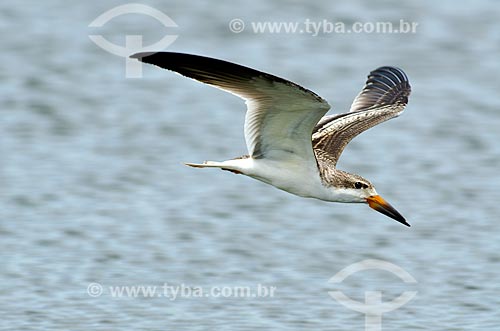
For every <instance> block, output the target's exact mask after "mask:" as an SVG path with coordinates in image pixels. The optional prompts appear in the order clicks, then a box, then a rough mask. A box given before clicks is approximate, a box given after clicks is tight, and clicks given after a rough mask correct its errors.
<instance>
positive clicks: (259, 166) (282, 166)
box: [224, 158, 331, 201]
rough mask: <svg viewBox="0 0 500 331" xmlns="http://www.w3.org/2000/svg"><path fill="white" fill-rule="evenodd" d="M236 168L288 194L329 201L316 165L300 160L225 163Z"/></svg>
mask: <svg viewBox="0 0 500 331" xmlns="http://www.w3.org/2000/svg"><path fill="white" fill-rule="evenodd" d="M226 162H231V163H232V165H233V166H237V167H238V170H239V171H241V172H242V173H243V174H245V175H247V176H249V177H252V178H255V179H258V180H260V181H262V182H264V183H267V184H270V185H272V186H275V187H277V188H279V189H281V190H284V191H287V192H289V193H292V194H295V195H298V196H301V197H307V198H316V199H321V200H327V201H331V190H330V189H328V188H326V187H325V186H323V184H322V182H321V178H320V175H319V172H318V168H317V166H316V163H315V162H314V163H312V164H310V163H307V162H304V161H303V160H301V159H298V158H297V159H289V160H287V161H285V162H283V161H273V160H269V159H252V158H248V159H238V160H230V161H225V162H224V163H226Z"/></svg>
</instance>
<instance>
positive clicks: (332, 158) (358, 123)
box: [312, 67, 411, 166]
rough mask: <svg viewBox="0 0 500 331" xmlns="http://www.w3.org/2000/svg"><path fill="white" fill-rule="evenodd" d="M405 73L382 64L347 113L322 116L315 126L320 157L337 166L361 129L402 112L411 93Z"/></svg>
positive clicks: (315, 138)
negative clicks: (345, 149) (346, 148)
mask: <svg viewBox="0 0 500 331" xmlns="http://www.w3.org/2000/svg"><path fill="white" fill-rule="evenodd" d="M410 91H411V88H410V83H409V81H408V77H407V76H406V74H405V73H404V72H403V71H402V70H401V69H398V68H395V67H380V68H378V69H376V70H374V71H372V72H371V73H370V74H369V75H368V80H367V81H366V84H365V86H364V88H363V89H362V90H361V92H360V93H359V94H358V96H357V97H356V98H355V99H354V101H353V103H352V105H351V109H350V111H349V112H348V113H345V114H340V115H331V116H325V117H323V118H322V119H321V120H320V121H319V123H318V124H317V125H316V127H315V128H314V130H313V136H312V140H313V148H314V152H315V154H316V156H317V157H321V158H322V159H327V160H328V161H329V165H330V164H331V166H335V165H336V164H337V161H338V159H339V157H340V155H341V154H342V151H343V150H344V148H345V147H346V146H347V144H348V143H349V142H350V141H351V140H352V139H353V138H354V137H356V136H357V135H358V134H360V133H361V132H363V131H365V130H368V129H369V128H371V127H373V126H375V125H377V124H380V123H382V122H385V121H387V120H389V119H391V118H394V117H397V116H399V115H400V114H401V113H402V112H403V110H404V108H405V106H406V104H407V103H408V96H409V95H410Z"/></svg>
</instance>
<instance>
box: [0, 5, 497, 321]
mask: <svg viewBox="0 0 500 331" xmlns="http://www.w3.org/2000/svg"><path fill="white" fill-rule="evenodd" d="M120 4H124V3H121V2H117V1H102V2H100V3H99V4H98V3H97V2H96V3H94V4H91V3H86V2H81V3H79V4H72V5H69V4H67V3H65V2H62V1H44V2H38V1H23V2H16V3H13V2H12V3H11V2H2V4H0V27H1V28H2V29H1V31H2V49H3V50H2V52H1V53H0V59H1V62H0V63H1V65H0V66H1V69H0V78H1V81H2V84H1V87H0V105H1V106H0V130H1V132H2V133H1V137H0V198H1V200H0V217H1V219H0V245H1V246H0V257H1V269H0V270H1V271H0V295H1V300H0V314H1V316H0V328H1V329H4V330H43V329H46V330H260V329H265V330H362V329H363V328H364V316H363V315H362V314H361V313H358V312H355V311H351V310H349V309H347V308H346V307H344V306H342V305H341V304H339V303H337V302H336V301H335V300H333V299H332V298H331V297H330V296H329V294H328V291H331V290H334V289H340V290H342V291H343V292H344V293H346V294H347V295H349V296H350V297H352V298H353V299H355V300H358V301H363V300H364V296H365V294H364V293H365V291H373V290H380V291H382V292H383V300H384V301H390V300H392V299H394V298H395V297H396V296H398V295H399V294H401V293H402V292H403V291H417V292H418V294H417V296H416V297H415V298H414V299H413V300H412V301H410V302H409V303H407V304H406V305H404V306H403V307H401V308H399V309H398V310H395V311H393V312H390V313H386V314H385V315H384V316H383V330H495V329H498V328H499V327H500V317H499V314H498V310H499V308H500V285H499V284H500V222H499V217H500V204H499V202H500V191H499V187H500V179H499V175H498V169H499V166H500V144H499V143H498V142H499V141H500V131H499V128H500V109H499V105H500V95H499V91H500V78H499V77H500V75H499V70H500V67H499V64H498V55H499V53H500V33H499V31H500V24H499V23H498V17H500V7H499V6H498V5H497V3H496V2H493V1H475V2H468V3H460V4H457V3H456V2H452V1H443V2H422V1H416V0H415V1H406V2H404V3H402V2H397V1H388V2H385V3H383V4H375V3H373V2H371V1H353V2H348V3H345V2H342V3H340V2H339V3H336V2H331V1H319V2H314V3H311V4H307V5H306V4H302V3H300V2H292V3H289V2H285V1H275V2H265V1H254V2H251V3H243V2H241V3H238V2H232V3H230V4H229V3H220V4H219V3H215V2H214V3H208V2H207V3H205V4H194V3H190V2H183V1H165V2H163V1H148V2H145V3H144V4H146V5H149V6H152V7H154V8H156V9H158V10H161V11H162V12H164V13H166V14H167V15H168V16H169V17H170V18H171V19H172V20H173V21H175V23H176V24H177V25H178V27H164V26H162V25H161V24H160V23H159V22H157V21H155V20H154V19H152V18H150V17H147V16H144V15H142V16H141V15H134V14H129V15H124V16H120V17H116V18H115V19H113V20H111V21H109V22H108V23H107V24H106V25H105V26H103V27H101V28H89V27H88V25H89V24H90V22H92V20H94V19H95V18H96V17H97V16H98V15H100V14H101V13H103V12H104V11H106V10H108V9H110V8H113V7H115V6H117V5H120ZM234 18H240V19H242V20H243V21H244V22H245V23H246V29H245V31H243V32H242V33H232V32H231V31H230V30H229V28H228V22H229V21H230V20H231V19H234ZM306 19H310V20H312V21H322V20H324V19H327V20H329V21H332V22H345V23H346V24H352V23H353V22H356V21H362V22H377V21H390V22H396V23H397V22H399V20H400V19H403V20H405V21H408V22H418V24H419V25H418V28H417V32H416V33H415V34H369V33H361V34H320V35H318V36H316V37H313V36H311V35H310V34H307V33H302V34H301V33H295V34H286V33H281V34H271V33H262V34H257V33H252V31H251V25H250V23H251V22H256V21H275V22H304V20H306ZM165 33H167V34H172V35H173V34H175V35H178V38H177V40H176V41H175V42H174V43H173V44H172V45H170V46H169V47H168V50H173V51H182V52H190V53H197V54H204V55H209V56H212V57H218V58H224V59H227V60H230V61H233V62H238V63H242V64H245V65H248V66H251V67H255V68H258V69H260V70H263V71H268V72H272V73H274V74H276V75H279V76H283V77H286V78H288V79H290V80H292V81H295V82H297V83H299V84H301V85H304V86H306V87H308V88H310V89H312V90H313V91H315V92H317V93H318V94H320V95H321V96H323V97H324V98H326V99H327V100H329V102H330V104H332V106H333V110H332V112H336V111H337V112H342V111H345V110H347V109H348V107H349V105H350V102H351V101H352V98H353V97H354V96H355V95H356V94H357V92H358V91H359V89H360V88H361V86H362V84H363V83H364V80H365V77H366V74H367V73H368V72H369V71H370V70H372V69H374V68H376V67H377V66H380V65H395V66H399V67H401V68H403V69H404V70H405V71H406V72H407V74H408V76H409V77H410V81H411V85H412V88H413V92H412V95H411V98H410V103H409V106H408V107H407V111H406V112H405V113H404V114H403V116H401V117H399V118H398V119H396V120H393V121H390V122H388V123H385V124H383V125H380V126H379V127H376V128H374V129H372V130H370V131H368V132H366V133H364V134H363V135H361V136H360V137H358V138H357V139H355V140H354V141H353V142H352V144H351V145H349V147H348V148H347V149H346V151H345V154H344V155H343V157H342V159H341V161H340V163H339V167H340V168H342V169H347V170H350V171H351V172H356V173H359V174H361V175H362V176H364V177H366V178H369V179H370V180H371V181H372V182H373V183H374V184H375V185H376V186H377V190H378V192H379V193H381V194H382V195H383V196H385V197H386V198H387V200H389V201H390V202H391V203H392V204H393V205H394V206H396V207H397V209H398V210H400V211H401V213H402V214H404V215H405V216H406V218H407V219H408V220H409V222H410V223H411V224H412V227H411V228H406V227H404V226H402V225H400V224H398V223H396V222H394V221H392V220H390V219H389V218H387V217H385V216H383V215H381V214H378V213H376V212H374V211H373V210H371V209H369V208H367V207H366V206H363V205H343V204H333V203H326V202H321V201H316V200H310V199H301V198H298V197H295V196H292V195H290V194H287V193H285V192H282V191H279V190H277V189H275V188H273V187H271V186H266V185H264V184H262V183H260V182H257V181H255V180H252V179H250V178H246V177H243V176H235V175H233V174H231V173H227V172H221V171H216V170H197V169H192V168H188V167H185V166H183V165H182V162H186V161H192V162H199V161H203V160H206V159H212V160H224V159H228V158H232V157H235V156H238V155H241V154H243V153H245V148H246V147H245V144H244V139H243V136H242V125H243V119H244V109H245V106H244V104H243V102H241V101H240V100H239V99H238V98H235V97H233V96H231V95H229V94H225V93H223V92H221V91H218V90H216V89H213V88H210V87H207V86H203V85H201V84H197V83H195V82H192V81H190V80H188V79H183V78H181V77H179V76H176V75H173V74H172V73H169V72H165V71H162V70H159V69H157V68H154V67H146V66H144V68H143V78H142V79H131V78H128V79H127V78H126V77H125V62H124V59H122V58H120V57H118V56H115V55H112V54H110V53H108V52H106V51H104V50H102V49H100V48H99V47H97V46H96V45H95V44H94V43H93V42H92V41H91V40H90V39H89V38H88V35H89V34H102V35H103V36H104V37H106V38H107V39H108V40H110V41H111V42H114V43H116V44H121V45H123V44H124V40H125V37H124V36H125V35H126V34H128V35H131V34H136V35H142V36H143V41H144V44H146V45H147V44H151V43H154V42H156V41H157V40H158V39H160V38H161V37H162V36H163V35H164V34H165ZM365 259H380V260H384V261H387V262H390V263H393V264H396V265H398V266H400V267H401V268H403V269H404V270H406V271H407V272H408V273H409V274H410V275H412V276H413V277H414V278H415V280H416V281H417V283H416V284H409V283H404V282H402V281H401V280H400V279H399V278H397V277H396V276H394V275H391V274H390V273H388V272H385V271H380V270H379V271H377V270H371V271H365V272H363V273H361V272H360V273H357V274H355V275H352V276H351V277H349V279H347V280H346V281H345V283H343V284H340V285H335V284H331V283H328V280H329V279H330V278H331V277H332V276H333V275H335V274H336V273H337V272H338V271H340V270H341V269H343V268H345V267H347V266H349V265H350V264H352V263H356V262H359V261H362V260H365ZM90 283H99V284H100V285H101V286H102V288H103V293H102V294H101V295H100V296H96V297H93V296H91V295H89V294H88V293H87V289H88V286H89V284H90ZM165 283H167V284H169V285H172V286H181V285H185V286H187V287H190V288H196V287H198V288H203V289H206V290H209V289H211V288H213V287H234V286H249V287H251V288H256V287H257V286H258V284H261V285H263V286H269V287H270V286H273V287H275V288H276V292H275V295H274V296H273V297H247V298H237V297H215V296H207V297H205V296H204V297H192V296H191V297H188V296H184V297H182V298H176V299H175V300H172V298H166V297H163V296H161V295H155V296H154V297H146V298H145V297H144V296H140V295H139V297H133V296H130V295H129V296H128V297H127V296H125V297H121V298H119V297H113V296H112V295H111V293H110V289H109V287H110V286H137V285H146V286H158V287H160V286H162V285H163V284H165Z"/></svg>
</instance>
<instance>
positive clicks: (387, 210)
mask: <svg viewBox="0 0 500 331" xmlns="http://www.w3.org/2000/svg"><path fill="white" fill-rule="evenodd" d="M366 202H368V205H369V206H370V207H371V208H373V209H375V210H376V211H378V212H380V213H382V214H384V215H386V216H389V217H390V218H393V219H395V220H396V221H398V222H399V223H403V224H404V225H406V226H410V224H408V222H406V220H405V218H404V217H403V216H402V215H401V214H400V213H399V212H398V211H397V210H396V209H394V207H393V206H391V205H390V204H389V203H388V202H387V201H385V200H384V199H382V197H381V196H380V195H372V196H371V197H368V198H366Z"/></svg>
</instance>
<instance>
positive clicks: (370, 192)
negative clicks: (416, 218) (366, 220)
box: [337, 170, 410, 226]
mask: <svg viewBox="0 0 500 331" xmlns="http://www.w3.org/2000/svg"><path fill="white" fill-rule="evenodd" d="M337 171H339V170H337ZM342 173H343V176H341V177H343V178H342V186H343V188H342V192H343V195H345V196H347V199H346V201H348V202H359V203H367V204H368V206H370V208H373V209H375V210H376V211H378V212H380V213H382V214H384V215H386V216H389V217H390V218H392V219H395V220H396V221H398V222H400V223H402V224H404V225H406V226H410V224H408V222H406V220H405V218H404V217H403V216H402V215H401V214H400V213H399V212H398V211H397V210H396V209H395V208H394V207H393V206H391V205H390V204H389V203H388V202H387V201H385V200H384V199H383V198H382V197H381V196H380V195H379V194H378V193H377V191H376V190H375V187H374V186H373V185H372V183H370V181H368V180H367V179H365V178H363V177H361V176H359V175H355V174H350V173H346V172H343V171H342Z"/></svg>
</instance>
